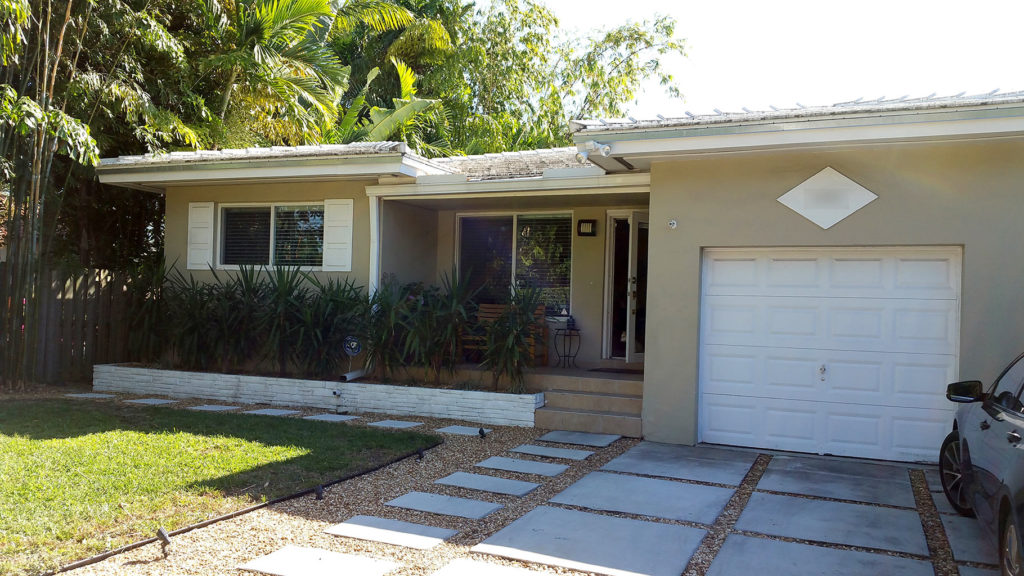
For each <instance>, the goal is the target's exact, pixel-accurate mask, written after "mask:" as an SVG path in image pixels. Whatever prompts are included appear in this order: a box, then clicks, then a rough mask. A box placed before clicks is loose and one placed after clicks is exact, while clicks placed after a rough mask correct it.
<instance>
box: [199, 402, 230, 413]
mask: <svg viewBox="0 0 1024 576" xmlns="http://www.w3.org/2000/svg"><path fill="white" fill-rule="evenodd" d="M189 410H198V411H199V412H228V411H230V410H238V406H228V405H226V404H203V405H202V406H192V407H191V408H189Z"/></svg>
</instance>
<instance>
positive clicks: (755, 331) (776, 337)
mask: <svg viewBox="0 0 1024 576" xmlns="http://www.w3.org/2000/svg"><path fill="white" fill-rule="evenodd" d="M794 300H795V299H794V298H782V297H770V296H749V297H738V296H707V297H706V298H705V303H704V304H705V308H704V313H705V315H706V321H705V322H704V328H703V333H702V341H703V342H705V343H707V344H731V345H740V346H765V345H770V346H772V347H775V348H812V349H827V350H858V351H863V352H904V353H916V354H955V352H956V348H957V316H958V306H959V304H958V302H957V301H956V300H934V301H923V302H922V301H916V300H904V299H895V298H893V299H878V300H855V299H848V298H823V297H814V298H810V297H808V298H802V299H800V301H799V302H795V301H794Z"/></svg>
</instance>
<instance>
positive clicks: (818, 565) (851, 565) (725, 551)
mask: <svg viewBox="0 0 1024 576" xmlns="http://www.w3.org/2000/svg"><path fill="white" fill-rule="evenodd" d="M746 574H757V575H758V576H878V575H879V574H899V575H900V576H934V574H935V571H934V570H933V568H932V565H931V563H930V562H925V561H923V560H914V559H910V558H900V557H897V556H889V555H888V554H874V553H871V552H859V551H854V550H840V549H836V548H825V547H822V546H812V545H810V544H798V543H795V542H783V541H779V540H768V539H766V538H753V537H749V536H742V535H739V534H732V535H730V536H729V537H728V538H726V540H725V544H724V545H723V546H722V549H721V550H719V551H718V556H716V557H715V560H714V562H712V563H711V568H710V569H709V570H708V576H739V575H746Z"/></svg>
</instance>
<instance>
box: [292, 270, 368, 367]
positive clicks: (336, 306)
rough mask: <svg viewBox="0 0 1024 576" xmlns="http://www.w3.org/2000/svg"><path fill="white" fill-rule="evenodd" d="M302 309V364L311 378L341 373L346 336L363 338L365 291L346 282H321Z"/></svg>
mask: <svg viewBox="0 0 1024 576" xmlns="http://www.w3.org/2000/svg"><path fill="white" fill-rule="evenodd" d="M309 281H310V283H311V284H312V285H313V287H314V291H313V293H312V294H311V298H309V299H308V302H307V303H306V305H305V306H304V307H303V310H302V331H301V333H300V335H299V345H298V350H299V363H300V365H301V366H302V369H303V371H304V372H305V373H306V374H307V375H309V376H318V377H321V378H324V377H328V376H330V375H332V374H336V373H337V372H338V368H339V365H340V364H341V361H342V356H343V354H344V349H343V345H344V340H345V337H346V336H356V337H361V336H362V334H363V333H364V331H365V314H366V308H367V299H366V296H365V292H364V290H363V289H362V288H361V287H359V286H356V285H355V283H354V282H352V281H351V280H348V279H346V280H345V281H343V282H342V281H338V280H335V279H331V280H328V281H327V282H326V283H323V282H320V281H319V280H318V279H317V278H316V277H315V276H310V277H309Z"/></svg>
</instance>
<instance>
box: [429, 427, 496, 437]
mask: <svg viewBox="0 0 1024 576" xmlns="http://www.w3.org/2000/svg"><path fill="white" fill-rule="evenodd" d="M434 431H435V432H443V433H445V434H458V435H459V436H479V435H480V428H479V427H476V428H474V427H472V426H445V427H444V428H438V429H436V430H434ZM490 433H491V429H490V428H484V434H490Z"/></svg>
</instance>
